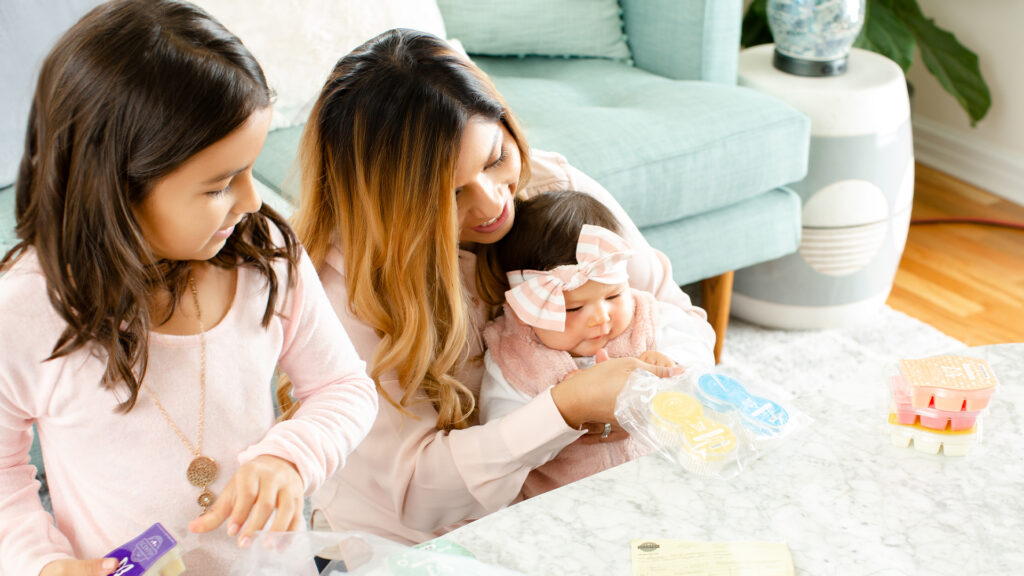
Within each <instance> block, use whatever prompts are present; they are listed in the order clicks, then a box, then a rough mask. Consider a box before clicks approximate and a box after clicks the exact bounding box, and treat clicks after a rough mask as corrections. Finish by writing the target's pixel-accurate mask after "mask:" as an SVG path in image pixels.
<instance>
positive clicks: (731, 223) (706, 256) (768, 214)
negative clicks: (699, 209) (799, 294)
mask: <svg viewBox="0 0 1024 576" xmlns="http://www.w3.org/2000/svg"><path fill="white" fill-rule="evenodd" d="M643 232H644V238H646V239H647V241H648V242H649V243H650V244H651V246H654V247H655V248H657V249H658V250H661V251H662V252H664V253H665V255H666V256H668V259H669V261H670V262H671V263H672V277H673V278H674V279H675V281H676V282H678V283H679V284H689V283H691V282H696V281H697V280H702V279H704V278H710V277H712V276H717V275H719V274H722V273H724V272H728V271H729V270H737V269H739V268H745V267H747V266H750V265H753V264H758V263H760V262H764V261H767V260H772V259H775V258H779V257H781V256H784V255H786V254H791V253H793V252H795V251H796V249H797V247H798V246H799V245H800V196H799V195H797V194H796V193H795V192H793V191H792V190H789V189H788V188H776V189H774V190H769V191H768V192H764V193H762V194H758V195H756V196H754V197H753V198H750V199H748V200H746V201H745V202H739V203H736V204H733V205H731V206H726V207H724V208H719V209H717V210H712V211H710V212H706V213H704V214H697V215H695V216H690V217H689V218H683V219H681V220H676V221H675V222H669V223H667V224H661V225H658V226H650V227H647V228H644V230H643Z"/></svg>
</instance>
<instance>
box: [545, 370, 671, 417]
mask: <svg viewBox="0 0 1024 576" xmlns="http://www.w3.org/2000/svg"><path fill="white" fill-rule="evenodd" d="M605 357H606V356H605ZM637 369H640V370H647V371H648V372H650V373H652V374H654V375H655V376H658V377H660V378H664V377H665V376H668V375H670V372H671V369H670V368H667V367H665V366H656V365H654V364H649V363H647V362H644V361H642V360H640V359H639V358H614V359H611V360H604V361H601V359H600V358H599V359H598V363H597V364H595V365H594V366H591V367H590V368H587V369H586V370H579V371H577V372H573V373H572V374H570V375H569V376H567V377H566V378H565V380H562V381H561V382H560V383H559V384H557V385H556V386H555V387H554V388H552V389H551V399H552V400H554V402H555V406H556V407H557V408H558V411H559V412H561V414H562V418H564V419H565V423H566V424H568V425H569V426H570V427H572V428H576V429H580V427H581V426H582V425H583V424H584V423H585V422H602V423H603V422H609V423H614V422H615V399H616V398H618V396H619V392H621V391H622V387H623V386H625V385H626V380H628V379H629V374H630V373H631V372H633V371H634V370H637ZM601 428H602V429H603V428H604V426H603V424H602V426H601Z"/></svg>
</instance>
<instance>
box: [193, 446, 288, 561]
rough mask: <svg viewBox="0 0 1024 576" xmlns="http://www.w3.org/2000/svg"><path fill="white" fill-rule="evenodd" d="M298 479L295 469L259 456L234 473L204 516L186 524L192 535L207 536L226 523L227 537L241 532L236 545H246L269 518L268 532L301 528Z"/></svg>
mask: <svg viewBox="0 0 1024 576" xmlns="http://www.w3.org/2000/svg"><path fill="white" fill-rule="evenodd" d="M302 498H303V486H302V478H300V477H299V472H298V470H296V469H295V466H294V465H293V464H292V463H291V462H288V461H287V460H284V459H282V458H278V457H277V456H269V455H263V456H258V457H256V458H255V459H253V460H252V461H251V462H249V463H248V464H245V465H244V466H242V467H241V468H239V469H238V472H236V473H235V477H234V478H232V479H231V481H230V482H228V485H227V488H225V489H224V492H223V493H222V494H221V495H220V497H219V498H217V501H216V502H214V503H213V506H212V507H211V508H210V509H209V511H207V512H206V513H205V514H203V515H202V516H200V517H199V518H197V519H195V520H193V521H192V522H190V523H189V525H188V528H189V530H191V531H193V532H209V531H210V530H213V529H214V528H216V527H217V526H220V525H221V524H222V523H223V522H224V520H225V519H227V520H228V536H234V535H236V534H238V533H239V531H241V535H240V536H239V537H238V545H239V546H241V547H245V546H246V545H248V544H249V539H250V538H251V536H252V533H253V532H255V531H257V530H262V529H263V527H264V526H265V525H266V523H267V521H268V520H270V516H271V515H273V516H274V522H273V523H272V524H271V525H270V531H271V532H281V531H284V530H298V529H299V528H300V527H301V526H302Z"/></svg>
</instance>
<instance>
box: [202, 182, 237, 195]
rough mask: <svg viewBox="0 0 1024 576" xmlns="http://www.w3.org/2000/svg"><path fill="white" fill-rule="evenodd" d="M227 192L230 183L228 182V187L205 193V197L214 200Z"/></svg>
mask: <svg viewBox="0 0 1024 576" xmlns="http://www.w3.org/2000/svg"><path fill="white" fill-rule="evenodd" d="M228 190H231V183H230V182H228V185H227V186H225V187H223V188H221V189H220V190H210V191H209V192H207V193H206V195H207V196H211V197H213V198H216V197H218V196H222V195H224V194H226V193H227V192H228Z"/></svg>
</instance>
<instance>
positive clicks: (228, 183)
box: [133, 107, 271, 260]
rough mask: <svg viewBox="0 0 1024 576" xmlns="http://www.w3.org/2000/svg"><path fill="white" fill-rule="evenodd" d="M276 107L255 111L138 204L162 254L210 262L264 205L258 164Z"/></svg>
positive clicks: (142, 221) (138, 213)
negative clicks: (257, 177) (257, 181)
mask: <svg viewBox="0 0 1024 576" xmlns="http://www.w3.org/2000/svg"><path fill="white" fill-rule="evenodd" d="M270 117H271V109H270V108H269V107H268V108H263V109H261V110H257V111H256V112H253V114H252V116H250V117H249V119H248V120H246V121H245V122H244V123H242V125H241V126H239V127H238V128H236V129H235V130H234V131H233V132H231V133H230V134H228V135H227V136H225V137H224V138H223V139H221V140H218V141H217V142H215V143H213V144H211V145H210V146H208V147H206V148H204V149H203V150H200V151H199V152H197V153H196V154H195V155H194V156H192V157H191V158H189V159H188V160H186V161H185V163H184V164H182V165H181V166H179V167H178V168H177V169H176V170H174V171H173V172H171V173H170V174H168V175H167V176H165V177H163V178H161V179H160V180H158V181H157V182H156V184H155V185H154V186H153V189H152V190H150V192H149V194H148V195H147V196H146V198H145V199H144V200H143V201H142V202H140V203H139V205H138V206H136V207H135V208H134V210H133V211H134V213H135V218H136V220H137V221H138V222H139V226H140V228H141V229H142V235H143V237H144V238H145V239H146V241H147V242H148V243H149V246H150V248H151V249H152V251H153V253H154V254H155V255H156V257H157V258H161V259H167V260H209V259H210V258H213V257H214V256H215V255H216V254H217V252H220V249H221V248H223V247H224V244H225V243H226V242H227V239H228V238H229V237H230V236H231V233H232V232H234V230H235V225H236V224H238V223H239V222H240V221H241V220H242V218H244V217H245V215H246V214H249V213H252V212H256V211H257V210H259V209H260V206H261V205H262V204H263V200H261V199H260V196H259V194H258V193H257V192H256V188H255V186H254V183H253V175H252V165H253V162H255V161H256V157H257V156H258V155H259V153H260V149H261V148H263V142H264V140H266V139H267V131H268V130H269V128H270Z"/></svg>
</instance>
